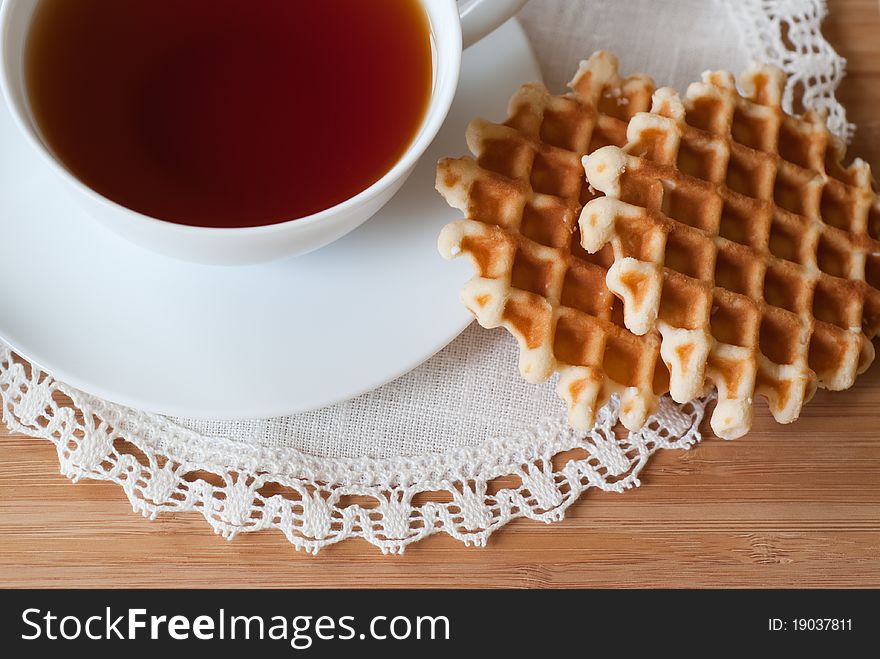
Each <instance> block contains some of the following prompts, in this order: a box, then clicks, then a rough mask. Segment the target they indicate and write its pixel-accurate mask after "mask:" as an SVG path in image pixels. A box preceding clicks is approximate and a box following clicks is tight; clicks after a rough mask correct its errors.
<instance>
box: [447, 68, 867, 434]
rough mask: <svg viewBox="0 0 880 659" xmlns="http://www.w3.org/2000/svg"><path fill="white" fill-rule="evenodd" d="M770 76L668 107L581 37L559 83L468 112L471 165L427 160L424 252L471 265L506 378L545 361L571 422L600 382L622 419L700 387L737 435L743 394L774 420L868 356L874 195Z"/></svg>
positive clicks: (838, 385)
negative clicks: (432, 187)
mask: <svg viewBox="0 0 880 659" xmlns="http://www.w3.org/2000/svg"><path fill="white" fill-rule="evenodd" d="M784 82H785V80H784V76H783V74H782V72H781V71H779V70H778V69H775V68H772V67H767V66H759V67H754V68H753V69H751V70H750V71H748V72H746V73H745V74H744V75H743V77H742V79H741V86H742V89H743V91H744V93H743V94H740V93H739V92H738V91H737V89H736V85H735V84H734V80H733V77H732V75H731V74H729V73H726V72H711V73H706V74H704V77H703V81H702V82H699V83H695V84H693V85H691V87H690V88H689V89H688V91H687V95H686V97H685V99H684V101H682V100H681V99H680V98H679V97H678V95H677V94H676V93H675V92H674V91H673V90H671V89H668V88H664V89H658V90H656V91H654V86H653V83H652V82H651V81H650V79H648V78H647V77H645V76H633V77H630V78H627V79H621V78H620V76H619V74H618V69H617V61H616V59H615V58H614V57H613V56H612V55H610V54H608V53H601V52H600V53H597V54H595V55H594V56H593V57H592V58H590V60H588V61H586V62H583V63H582V64H581V68H580V70H579V71H578V74H577V75H576V76H575V79H574V80H573V81H572V83H571V89H572V91H571V93H569V94H566V95H564V96H551V95H550V94H549V93H548V92H547V90H546V89H544V88H543V87H542V86H540V85H527V86H525V87H523V88H522V89H521V90H520V91H519V92H518V93H517V94H516V95H515V96H514V98H513V101H512V103H511V107H510V118H509V119H508V120H507V121H506V122H505V123H504V124H503V125H496V124H490V123H488V122H485V121H481V120H477V121H474V122H473V123H472V124H471V126H470V127H469V129H468V145H469V146H470V148H471V150H472V151H473V153H474V154H475V155H476V156H477V158H476V160H472V159H469V158H462V159H458V160H443V161H441V162H440V164H439V166H438V171H437V188H438V190H439V191H440V192H441V193H442V194H443V195H444V196H445V197H446V199H447V201H449V203H450V204H451V205H453V206H455V207H456V208H459V209H460V210H461V211H462V212H463V213H464V214H465V217H466V219H463V220H459V221H456V222H453V223H451V224H449V225H448V226H446V227H445V228H444V229H443V232H442V234H441V236H440V241H439V247H440V251H441V253H442V254H443V256H445V257H447V258H452V257H454V256H457V255H459V254H467V255H469V256H470V257H471V259H472V261H473V263H474V266H475V269H476V271H477V274H476V276H475V277H474V278H473V279H472V280H471V281H470V282H468V284H467V285H466V286H465V287H464V289H463V291H462V300H463V302H464V303H465V305H466V306H467V307H468V308H469V309H470V310H471V311H472V312H473V313H474V315H475V316H476V317H477V320H478V321H479V322H480V324H481V325H483V326H484V327H497V326H504V327H506V328H507V329H508V330H509V331H510V332H511V333H512V334H513V335H514V336H515V337H516V338H517V340H518V341H519V344H520V347H521V359H520V370H521V372H522V375H523V376H524V377H525V378H526V379H528V380H529V381H531V382H539V381H542V380H544V379H546V378H548V377H549V376H550V375H551V374H552V373H553V372H554V371H557V372H558V373H559V385H558V392H559V395H560V396H561V397H562V398H563V399H564V400H565V401H566V402H567V403H568V408H569V419H570V422H571V424H572V425H573V426H574V427H577V428H587V427H589V426H590V425H592V423H593V420H594V417H595V414H596V411H597V410H598V408H599V407H601V405H602V404H603V403H604V402H605V401H607V399H608V398H609V397H610V396H611V395H612V394H615V393H617V394H619V396H620V398H621V420H622V422H623V424H624V425H625V426H626V427H627V428H629V429H631V430H634V429H638V428H640V427H641V426H642V425H643V424H644V423H645V421H646V419H647V416H648V415H649V414H650V413H651V412H652V411H653V410H654V409H655V408H656V405H657V401H658V396H660V395H662V394H664V393H666V392H669V394H670V395H671V396H672V398H673V399H675V400H676V401H678V402H687V401H689V400H692V399H694V398H696V397H699V396H700V395H702V394H703V393H704V392H705V390H706V389H707V387H709V386H712V385H714V386H715V387H716V388H717V389H718V392H719V403H718V405H717V406H716V409H715V412H714V414H713V417H712V427H713V430H714V431H715V433H716V434H718V435H719V436H721V437H725V438H733V437H738V436H740V435H742V434H744V433H745V432H747V431H748V429H749V427H750V424H751V416H752V412H751V409H752V402H753V398H754V395H755V394H756V393H757V394H761V395H762V396H764V397H766V398H767V400H768V402H769V404H770V409H771V411H772V413H773V415H774V417H775V418H776V419H777V421H779V422H781V423H789V422H791V421H793V420H794V419H796V418H797V417H798V415H799V413H800V410H801V407H802V406H803V404H804V403H805V402H807V401H808V400H809V398H810V397H811V396H812V394H813V393H814V391H815V389H816V387H817V386H820V387H826V388H829V389H845V388H848V387H850V386H851V385H852V383H853V381H854V379H855V376H856V375H857V374H858V373H860V372H861V371H863V370H864V369H865V368H867V366H868V365H869V364H870V362H871V360H872V359H873V355H874V351H873V347H872V345H871V343H870V339H871V338H873V337H874V336H875V335H876V334H877V332H878V331H880V290H878V289H880V199H878V197H877V195H876V194H875V193H874V192H873V190H872V187H871V177H870V172H869V170H868V167H867V165H865V164H864V163H862V162H860V161H856V163H854V164H853V165H851V166H850V167H849V168H848V169H844V168H843V167H842V166H841V164H840V162H841V160H842V157H843V152H844V149H843V146H842V144H841V143H840V142H839V141H838V140H836V139H835V138H833V137H832V136H831V135H830V134H829V133H828V131H827V129H826V128H825V123H824V117H823V116H821V115H819V114H815V113H808V114H806V115H805V116H803V117H801V118H795V117H792V116H789V115H787V114H785V113H784V112H783V111H782V109H781V108H780V100H781V95H782V88H783V86H784ZM585 171H586V176H584V172H585ZM578 218H579V221H578Z"/></svg>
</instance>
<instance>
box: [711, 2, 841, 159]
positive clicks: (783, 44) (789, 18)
mask: <svg viewBox="0 0 880 659" xmlns="http://www.w3.org/2000/svg"><path fill="white" fill-rule="evenodd" d="M721 1H722V2H723V3H724V4H725V5H727V7H728V9H729V10H730V12H731V14H732V15H733V17H734V19H735V21H736V24H737V26H738V27H739V28H740V33H741V35H742V40H743V45H744V46H745V48H746V51H747V52H748V53H749V54H750V55H751V56H752V57H753V58H754V59H756V60H760V61H763V62H766V63H768V64H775V65H776V66H778V67H780V68H782V70H783V71H785V72H786V74H788V84H787V85H786V88H785V95H784V97H783V99H782V105H783V107H784V108H785V110H786V111H788V112H792V111H797V110H799V109H800V108H801V107H803V108H812V109H817V110H826V111H827V112H828V128H829V130H831V132H832V133H834V134H836V135H838V136H840V137H842V138H843V139H844V140H846V141H847V142H849V141H850V139H852V135H853V132H854V130H855V127H854V126H853V125H852V124H851V123H849V122H848V121H847V120H846V109H845V108H844V107H843V105H841V104H840V102H839V101H838V100H837V97H836V96H835V93H836V91H837V88H838V86H839V85H840V82H841V81H842V80H843V77H844V76H845V75H846V60H845V59H844V58H843V57H841V56H840V55H838V54H837V52H835V50H834V48H832V47H831V44H829V43H828V41H826V40H825V37H823V36H822V21H823V20H825V17H826V16H827V15H828V8H827V7H826V5H825V0H721Z"/></svg>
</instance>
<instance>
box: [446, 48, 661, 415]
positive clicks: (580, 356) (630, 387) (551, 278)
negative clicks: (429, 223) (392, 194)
mask: <svg viewBox="0 0 880 659" xmlns="http://www.w3.org/2000/svg"><path fill="white" fill-rule="evenodd" d="M570 86H571V89H572V92H571V93H570V94H567V95H564V96H551V95H550V94H549V92H548V91H547V90H546V88H544V87H543V85H538V84H532V85H525V86H523V87H522V88H521V89H520V91H519V92H517V94H516V95H515V96H514V97H513V99H512V101H511V104H510V109H509V118H508V120H507V121H506V122H505V123H504V124H502V125H499V124H492V123H489V122H486V121H483V120H476V121H474V122H472V124H471V125H470V127H469V129H468V133H467V138H468V146H469V147H470V150H471V151H472V153H473V154H474V155H475V156H476V160H474V159H471V158H460V159H445V160H442V161H441V162H440V164H439V165H438V169H437V189H438V190H439V191H440V192H441V193H442V194H443V196H444V197H445V198H446V199H447V201H448V202H449V203H450V205H452V206H454V207H456V208H458V209H460V210H461V211H462V212H463V213H464V214H465V217H466V219H463V220H458V221H455V222H452V223H450V224H449V225H447V226H446V227H445V228H444V229H443V231H442V232H441V235H440V239H439V244H438V246H439V250H440V253H441V254H442V255H443V256H444V257H445V258H453V257H456V256H459V255H461V254H467V255H469V256H470V258H471V260H472V262H473V264H474V268H475V270H476V275H475V277H474V278H473V279H471V280H470V281H469V282H468V283H467V284H466V285H465V286H464V288H463V290H462V294H461V297H462V301H463V302H464V304H465V305H466V306H467V307H468V309H470V310H471V311H472V312H473V314H474V315H475V316H476V318H477V320H478V322H479V323H480V324H481V325H482V326H483V327H487V328H493V327H499V326H503V327H505V328H506V329H507V330H508V331H510V333H511V334H513V335H514V336H515V337H516V339H517V340H518V342H519V345H520V372H521V373H522V375H523V377H524V378H526V379H527V380H529V381H530V382H541V381H543V380H545V379H547V378H548V377H550V375H551V374H552V373H553V372H554V371H557V372H558V373H559V383H558V386H557V392H558V394H559V396H560V397H561V398H563V399H564V400H565V401H566V403H567V404H568V408H569V421H570V423H571V425H572V426H574V427H576V428H579V429H587V428H589V427H591V426H592V425H593V423H594V420H595V414H596V411H597V410H598V409H599V408H600V407H601V406H602V405H603V404H604V403H605V402H606V401H607V400H608V399H609V398H610V396H611V395H612V394H614V393H619V394H620V397H621V421H622V422H623V424H624V425H625V426H626V427H627V428H630V429H637V428H640V427H642V425H643V424H644V423H645V419H646V418H647V416H648V414H649V413H650V412H652V411H653V410H654V409H656V406H657V402H658V396H659V395H660V394H663V393H665V392H666V390H667V388H668V373H667V372H666V368H665V366H664V365H663V362H662V360H661V359H660V354H659V350H660V345H659V335H658V334H657V333H656V332H651V333H647V334H645V335H643V336H636V335H635V334H633V333H632V332H630V331H629V330H627V329H626V328H625V327H624V325H623V317H622V304H621V302H620V301H619V300H617V299H616V298H615V297H614V296H613V295H612V294H611V293H610V291H609V290H608V288H607V287H606V285H605V277H606V273H607V269H608V267H609V266H610V265H611V262H612V261H611V259H612V255H611V252H610V250H608V249H606V250H600V251H599V252H598V253H597V254H595V255H590V254H588V253H587V252H585V251H584V250H583V249H582V248H581V246H580V240H579V235H578V233H577V231H576V228H577V218H578V213H579V211H580V209H581V207H582V205H583V204H584V203H586V202H587V201H589V200H590V199H592V198H593V197H594V196H595V193H594V191H593V190H592V189H591V188H589V186H587V185H586V182H585V180H584V176H583V168H582V166H581V164H580V163H581V158H582V157H583V156H584V155H585V154H586V153H589V152H591V151H593V150H595V149H597V148H601V147H603V146H606V145H609V144H615V145H619V146H622V145H623V144H624V143H625V141H626V125H627V122H628V120H629V119H630V118H631V117H632V116H633V115H634V114H636V113H637V112H640V111H644V110H646V109H647V108H648V106H649V104H650V98H651V93H652V91H653V89H654V86H653V83H652V82H651V81H650V80H649V79H647V78H645V77H644V76H633V77H630V78H627V79H625V80H622V79H621V78H620V76H619V74H618V65H617V61H616V59H615V58H614V57H613V56H611V55H610V54H607V53H601V52H600V53H597V54H596V55H594V56H593V57H592V58H591V59H590V60H589V61H586V62H582V63H581V68H580V70H579V71H578V74H577V75H576V76H575V79H574V80H573V81H572V82H571V84H570Z"/></svg>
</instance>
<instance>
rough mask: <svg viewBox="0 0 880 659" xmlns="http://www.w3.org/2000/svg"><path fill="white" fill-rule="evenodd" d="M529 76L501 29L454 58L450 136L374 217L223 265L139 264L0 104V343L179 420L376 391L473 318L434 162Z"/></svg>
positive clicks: (510, 28)
mask: <svg viewBox="0 0 880 659" xmlns="http://www.w3.org/2000/svg"><path fill="white" fill-rule="evenodd" d="M539 79H540V69H539V67H538V64H537V62H536V60H535V57H534V55H533V53H532V50H531V47H530V46H529V43H528V40H527V39H526V36H525V34H524V33H523V31H522V28H521V27H520V26H519V24H518V23H516V22H515V21H511V22H509V23H508V24H506V25H505V26H503V27H502V28H500V29H499V30H498V31H497V32H496V33H495V34H493V35H491V36H489V37H487V38H486V39H485V40H483V41H482V42H481V43H479V44H478V45H476V46H474V47H473V48H471V49H469V50H468V51H467V52H466V53H465V57H464V61H463V65H462V77H461V83H460V85H459V91H458V96H457V98H456V101H455V103H454V105H453V107H452V111H451V112H450V114H449V119H448V120H447V122H446V125H445V126H444V128H443V129H442V130H441V132H440V135H439V136H438V137H437V139H436V141H435V142H434V144H433V146H432V147H431V148H430V149H429V150H428V152H427V154H426V155H425V157H424V158H423V159H422V162H421V163H420V164H419V167H418V168H417V169H416V171H415V172H414V173H413V175H412V177H411V178H410V180H409V181H408V182H407V183H406V185H405V186H404V188H403V189H402V190H401V192H400V193H399V194H398V195H397V197H395V198H394V199H393V200H392V201H391V203H390V204H389V205H388V206H386V207H385V208H384V209H383V210H382V211H381V212H380V213H379V214H378V215H376V216H375V217H374V218H373V219H372V220H370V221H369V222H367V223H366V224H365V225H364V226H362V227H361V228H360V229H358V230H357V231H355V232H354V233H352V234H349V235H348V236H346V237H345V238H343V239H342V240H341V241H339V242H337V243H334V244H333V245H331V246H329V247H326V248H324V249H322V250H319V251H317V252H314V253H312V254H309V255H306V256H303V257H299V258H293V259H288V260H285V261H280V262H276V263H270V264H266V265H259V266H249V267H234V268H233V267H230V268H224V267H212V266H201V265H193V264H189V263H184V262H181V261H175V260H172V259H170V258H166V257H163V256H159V255H157V254H153V253H151V252H148V251H145V250H143V249H141V248H139V247H136V246H134V245H132V244H129V243H127V242H125V241H124V240H123V239H121V238H118V237H117V236H115V235H114V234H112V233H110V232H109V231H108V230H106V229H104V228H103V227H101V226H100V225H99V224H98V223H97V222H95V221H93V220H92V219H91V218H89V217H88V216H86V215H84V214H83V213H82V212H81V211H79V210H78V209H76V208H74V207H73V205H72V204H71V202H70V201H69V200H68V198H67V196H66V193H65V192H64V191H63V189H62V188H61V184H60V182H59V181H57V180H56V179H55V178H54V175H53V174H52V173H51V172H49V171H48V170H47V169H45V168H44V165H43V164H42V163H41V162H40V159H39V157H38V156H37V154H35V153H32V152H31V149H30V147H29V146H28V145H27V143H26V142H25V140H24V139H23V138H22V137H20V136H19V135H18V134H17V133H16V130H15V127H14V125H13V123H12V119H11V117H10V116H9V113H8V111H7V110H6V108H5V104H2V103H0V105H2V106H3V107H2V109H0V145H2V148H0V336H2V337H3V339H4V340H5V341H6V342H7V343H9V344H10V345H11V346H12V347H13V348H14V349H15V350H16V351H18V352H19V353H20V354H22V355H23V356H25V357H27V358H28V359H30V360H31V361H33V362H34V363H36V364H39V365H40V366H41V367H42V368H44V369H45V370H47V371H49V372H50V373H52V374H53V375H55V376H56V377H57V378H59V379H60V380H62V381H64V382H67V383H68V384H71V385H73V386H75V387H77V388H80V389H82V390H84V391H87V392H89V393H92V394H94V395H97V396H101V397H103V398H106V399H109V400H112V401H114V402H117V403H122V404H124V405H129V406H132V407H137V408H141V409H145V410H148V411H152V412H159V413H162V414H170V415H175V416H186V417H195V418H218V419H219V418H223V419H231V418H259V417H271V416H279V415H283V414H290V413H294V412H302V411H306V410H310V409H315V408H318V407H323V406H325V405H330V404H333V403H336V402H340V401H343V400H347V399H349V398H352V397H354V396H356V395H358V394H360V393H363V392H365V391H368V390H370V389H373V388H375V387H378V386H380V385H382V384H384V383H386V382H388V381H390V380H392V379H394V378H395V377H398V376H399V375H401V374H403V373H405V372H406V371H408V370H410V369H412V368H415V367H416V366H418V365H419V364H420V363H422V362H423V361H424V360H425V359H427V358H428V357H430V356H431V355H433V354H434V353H435V352H436V351H437V350H439V349H440V348H442V347H443V346H445V345H446V344H447V343H448V342H449V341H451V340H452V339H453V338H455V337H456V336H457V335H458V334H459V333H460V332H461V331H462V330H463V329H464V328H465V327H466V326H467V324H468V323H469V322H470V319H471V317H470V315H469V314H468V313H467V312H466V311H465V310H464V309H463V308H462V306H461V304H460V303H459V301H458V290H459V288H460V286H461V284H462V283H463V282H464V281H465V280H466V279H467V278H468V276H469V272H470V267H469V265H468V264H466V263H464V262H458V263H447V262H445V261H443V260H442V259H441V258H440V256H439V255H438V253H437V248H436V242H437V234H438V232H439V230H440V228H441V227H442V226H443V225H444V224H445V223H446V222H447V221H449V220H450V219H454V218H455V217H456V216H457V213H458V212H457V211H455V210H453V209H450V208H449V207H448V206H447V205H446V203H445V202H444V201H443V199H442V198H441V197H440V196H439V195H438V194H437V193H436V192H435V191H434V166H435V164H436V161H437V160H438V158H440V157H442V156H446V155H450V156H458V155H463V154H465V153H466V152H467V148H466V145H465V142H464V132H465V126H466V125H467V123H468V122H469V121H470V120H471V119H472V118H474V117H476V116H484V117H487V118H490V119H500V118H501V117H503V116H504V112H505V110H506V108H507V101H508V99H509V97H510V96H511V95H512V94H513V92H514V91H515V90H516V89H517V87H518V86H519V85H520V84H521V83H524V82H527V81H531V80H539Z"/></svg>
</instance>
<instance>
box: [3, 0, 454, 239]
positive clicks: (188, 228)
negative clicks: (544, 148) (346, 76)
mask: <svg viewBox="0 0 880 659" xmlns="http://www.w3.org/2000/svg"><path fill="white" fill-rule="evenodd" d="M23 1H25V0H5V1H4V2H3V4H2V5H0V94H2V95H3V96H4V98H5V101H6V105H7V107H8V108H9V111H10V114H11V115H12V118H13V120H14V122H15V124H16V126H17V127H18V129H19V131H20V132H21V133H23V134H24V135H25V138H26V139H27V140H28V142H30V144H31V146H32V147H33V148H34V149H35V150H36V151H37V152H38V153H39V154H40V155H41V156H42V158H43V160H44V161H45V162H47V163H48V164H49V166H50V167H51V168H52V169H53V170H54V171H55V173H56V174H58V175H60V176H61V177H62V178H63V179H64V180H65V181H66V182H67V183H68V184H70V185H72V186H73V187H74V188H76V189H77V190H78V191H79V192H81V193H83V194H85V195H86V196H88V197H89V198H90V200H91V201H93V202H95V203H97V204H99V205H101V206H103V207H105V208H107V209H108V210H110V211H112V212H114V213H115V214H118V215H119V216H120V217H122V216H124V217H126V218H127V219H128V220H131V221H135V222H144V223H151V224H153V225H154V226H161V227H162V228H163V230H167V231H170V232H175V233H183V234H200V235H203V236H211V235H213V236H218V235H223V236H231V235H234V234H239V235H241V234H257V235H259V234H271V233H275V232H281V231H285V230H290V228H291V227H293V226H297V227H302V228H305V227H307V226H311V225H313V224H315V223H317V222H326V221H327V220H328V219H330V218H332V217H333V216H335V215H337V214H339V213H344V212H345V211H347V210H349V209H351V208H353V207H357V206H359V205H362V204H364V203H366V202H368V201H369V200H370V199H372V198H374V197H376V196H378V195H380V194H381V193H382V192H383V191H385V190H386V189H387V188H388V187H390V186H391V185H393V184H394V183H395V182H396V181H398V180H399V179H400V178H401V177H402V176H404V175H405V174H406V173H407V172H408V171H409V170H410V169H411V168H412V167H413V166H415V164H416V163H417V162H418V160H419V159H420V158H421V157H422V155H423V154H424V152H425V151H426V150H427V148H428V147H429V146H430V145H431V142H433V140H434V138H435V137H436V136H437V133H438V132H439V131H440V128H442V126H443V123H444V122H445V120H446V116H447V115H448V114H449V109H450V108H451V107H452V101H453V100H454V97H455V92H456V89H457V88H458V79H459V75H460V71H461V57H462V32H461V23H460V21H459V20H458V18H459V14H458V7H457V4H456V0H444V2H445V7H446V11H448V12H449V13H450V14H451V17H452V18H453V19H454V20H449V21H446V24H444V27H443V30H444V32H447V33H448V32H451V34H448V35H447V36H445V37H444V39H447V40H448V39H452V40H453V44H452V47H451V48H447V51H448V52H447V54H445V55H443V57H444V58H445V59H446V60H447V61H449V65H448V67H449V68H448V72H449V75H447V76H446V77H445V79H444V80H443V86H442V87H440V86H439V85H438V82H439V81H438V79H437V78H439V74H440V66H439V60H440V58H441V54H440V52H441V46H440V43H439V42H440V39H439V38H438V37H437V28H436V22H435V21H434V20H432V19H433V15H432V13H431V11H430V10H429V7H430V6H432V5H433V3H435V2H437V0H420V4H421V5H422V7H423V9H424V10H425V13H426V14H427V18H428V22H429V29H430V33H431V39H432V41H433V42H434V43H435V44H436V47H435V52H436V57H437V58H438V62H437V66H435V71H436V74H435V75H436V76H437V77H436V78H435V80H434V88H433V90H432V93H431V99H430V101H429V104H428V108H427V110H426V111H425V117H424V119H423V122H422V126H421V128H420V130H419V133H418V134H417V135H416V137H415V138H414V139H413V140H412V142H411V143H410V145H409V146H408V147H407V149H406V151H405V152H404V154H403V155H402V156H401V157H400V158H399V159H398V160H397V161H396V162H395V163H394V165H392V167H391V168H390V169H389V170H388V171H387V172H385V174H383V175H382V176H381V177H380V178H379V179H377V180H376V181H374V182H373V183H371V184H370V185H369V186H367V187H366V188H364V189H363V190H361V191H360V192H358V193H357V194H356V195H354V196H352V197H349V198H347V199H344V200H343V201H341V202H339V203H337V204H335V205H333V206H330V207H328V208H325V209H323V210H320V211H318V212H316V213H312V214H310V215H304V216H302V217H297V218H291V219H288V220H283V221H281V222H275V223H273V224H262V225H258V226H251V227H205V226H197V225H189V224H180V223H178V222H174V221H172V220H163V219H161V218H158V217H153V216H151V215H146V214H144V213H141V212H139V211H136V210H133V209H131V208H128V207H127V206H123V205H122V204H120V203H118V202H115V201H113V200H112V199H109V198H108V197H105V196H104V195H102V194H100V193H99V192H97V191H95V190H93V189H92V188H91V187H90V186H88V185H86V184H85V183H83V182H82V181H81V180H80V179H79V178H77V177H76V176H74V175H73V174H72V173H71V172H70V170H68V169H67V167H65V166H64V164H63V163H61V162H60V161H59V160H58V158H56V157H55V156H54V155H53V154H52V152H51V151H50V150H49V148H48V147H47V145H46V144H45V143H44V142H43V140H42V139H41V138H40V137H39V135H38V134H37V132H36V129H35V126H33V125H32V121H31V120H30V119H28V118H26V117H25V116H24V112H23V110H24V108H25V107H26V105H25V103H26V102H27V100H26V98H19V96H20V94H18V93H17V92H16V93H15V94H13V91H12V80H11V79H12V76H11V72H10V70H9V69H10V66H11V62H10V61H9V60H10V59H11V58H8V57H7V42H8V39H7V31H8V30H9V19H10V18H9V17H10V16H11V13H12V10H11V9H10V7H12V6H14V5H15V4H16V2H23ZM439 6H440V7H441V11H442V7H443V5H442V4H441V5H439ZM456 44H457V47H456ZM24 91H25V90H23V92H24ZM25 93H26V92H25Z"/></svg>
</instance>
